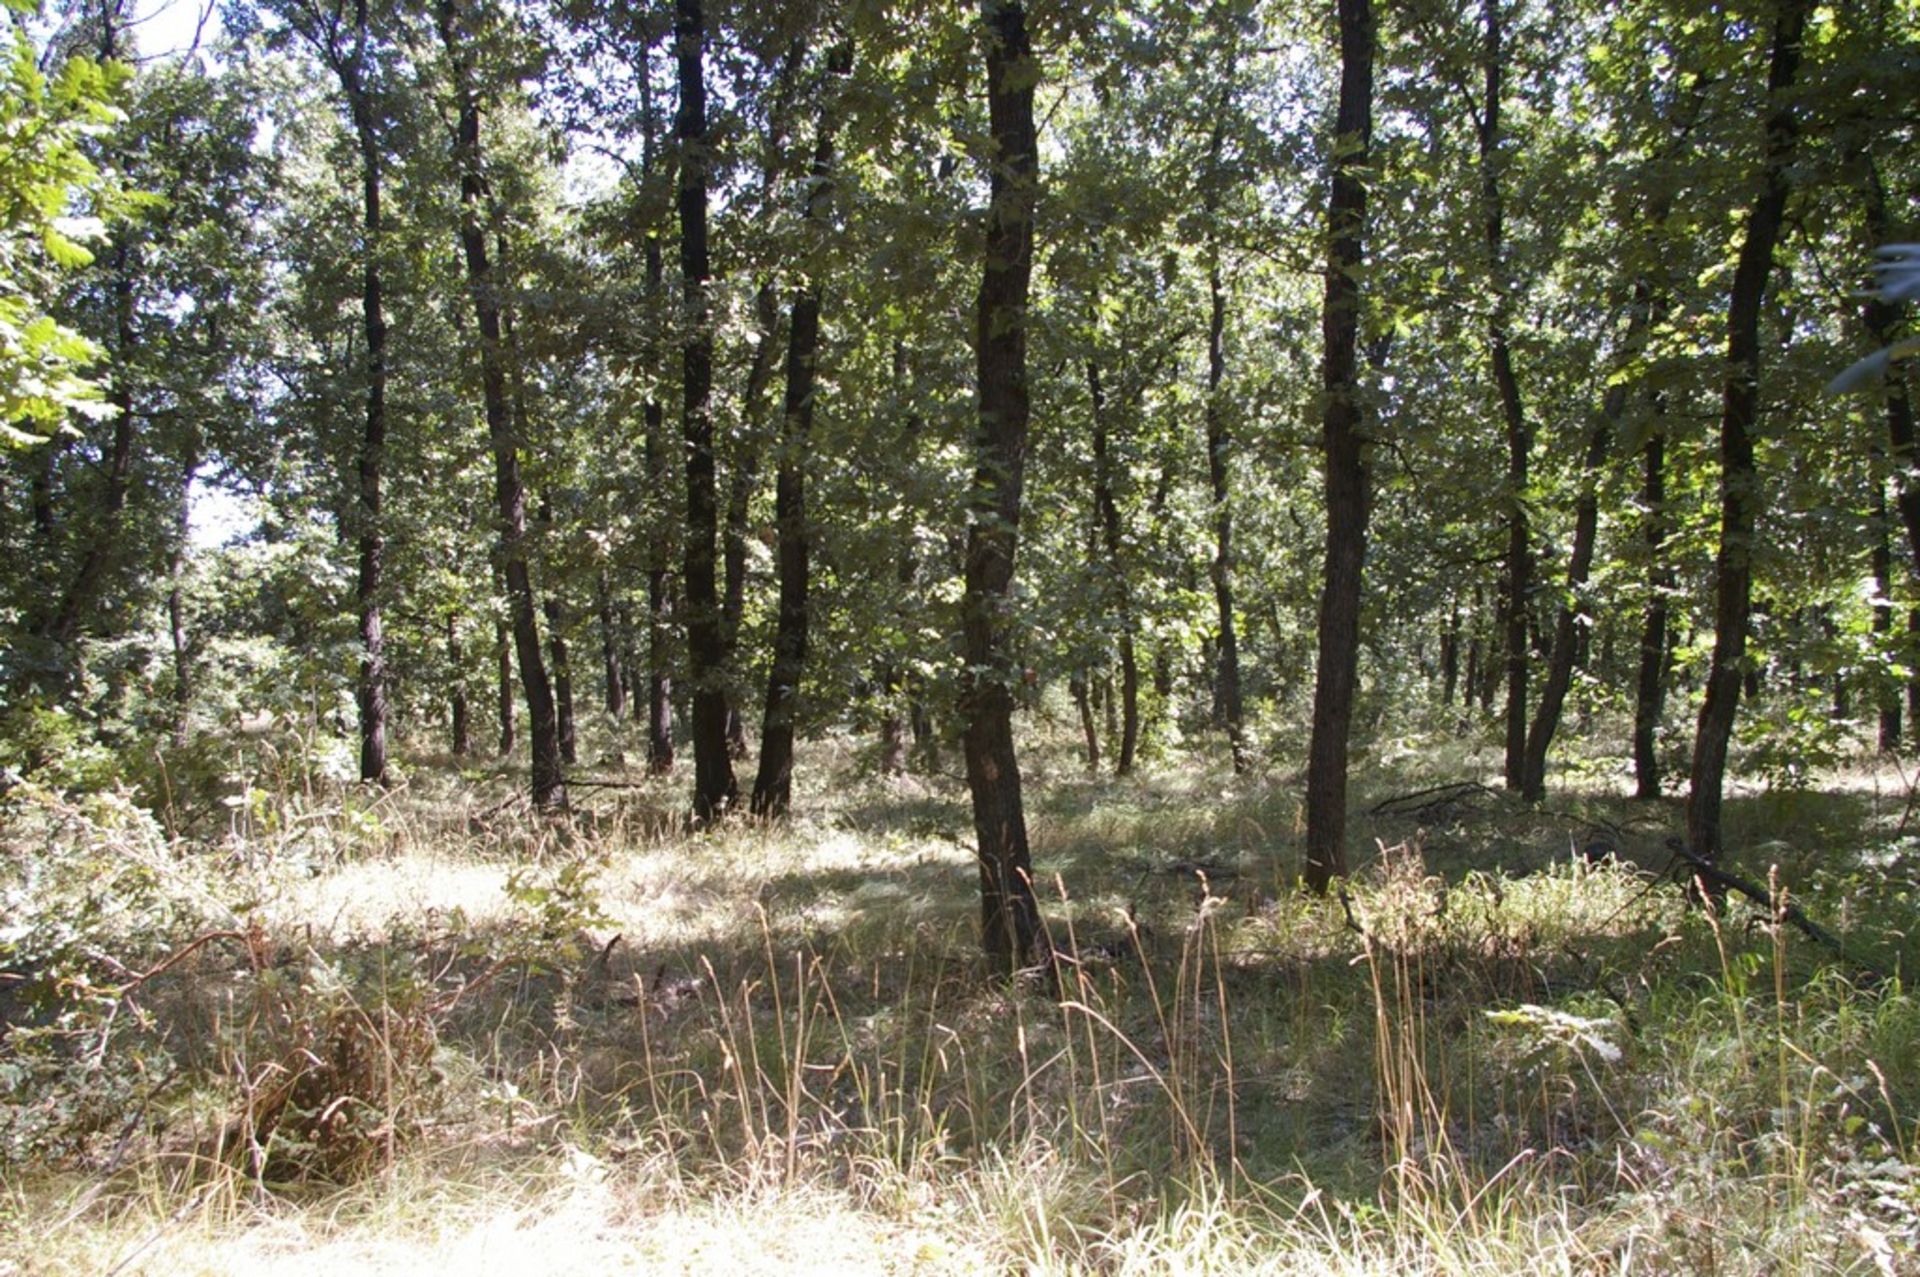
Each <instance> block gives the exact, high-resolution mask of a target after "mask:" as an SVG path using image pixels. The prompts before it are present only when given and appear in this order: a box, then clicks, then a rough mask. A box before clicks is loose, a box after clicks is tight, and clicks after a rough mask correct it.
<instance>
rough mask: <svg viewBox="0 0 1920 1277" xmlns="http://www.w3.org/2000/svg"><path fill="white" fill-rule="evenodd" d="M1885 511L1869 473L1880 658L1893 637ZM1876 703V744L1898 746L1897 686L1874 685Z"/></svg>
mask: <svg viewBox="0 0 1920 1277" xmlns="http://www.w3.org/2000/svg"><path fill="white" fill-rule="evenodd" d="M1890 523H1891V519H1889V517H1888V511H1887V485H1886V481H1885V480H1884V479H1882V478H1881V476H1880V474H1879V473H1878V472H1877V471H1876V472H1875V474H1874V476H1873V647H1874V651H1875V652H1876V653H1878V654H1880V655H1882V656H1883V657H1884V655H1885V654H1886V652H1887V650H1888V647H1889V645H1890V644H1891V642H1892V639H1893V538H1892V536H1891V534H1890V533H1891V530H1890V528H1889V526H1888V525H1889V524H1890ZM1875 688H1876V690H1875V694H1874V699H1875V700H1876V701H1877V702H1878V704H1879V710H1880V713H1879V727H1880V732H1879V747H1880V752H1881V753H1883V754H1891V753H1895V752H1897V751H1898V750H1899V748H1900V689H1899V688H1898V687H1896V686H1894V685H1893V683H1892V682H1890V681H1888V680H1886V679H1884V678H1883V679H1880V680H1878V681H1877V682H1876V684H1875Z"/></svg>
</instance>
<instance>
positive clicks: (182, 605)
mask: <svg viewBox="0 0 1920 1277" xmlns="http://www.w3.org/2000/svg"><path fill="white" fill-rule="evenodd" d="M199 468H200V448H199V441H198V440H197V439H196V440H192V441H190V442H189V443H188V445H187V455H186V457H185V458H184V459H183V460H182V461H181V464H180V513H179V517H178V521H177V522H176V524H175V527H174V543H173V552H172V554H171V555H170V556H169V559H168V563H167V582H168V586H167V634H168V637H169V638H170V639H171V640H172V643H173V724H172V732H171V738H172V740H173V747H174V748H175V749H184V748H185V747H186V744H187V736H188V730H187V729H188V726H189V725H190V722H191V719H192V713H193V644H192V641H191V639H190V638H189V637H188V635H187V595H186V583H187V548H188V545H189V543H190V541H191V539H192V536H193V520H192V512H193V472H194V471H195V470H198V469H199Z"/></svg>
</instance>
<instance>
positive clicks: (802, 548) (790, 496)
mask: <svg viewBox="0 0 1920 1277" xmlns="http://www.w3.org/2000/svg"><path fill="white" fill-rule="evenodd" d="M852 70H853V46H852V45H851V44H850V43H846V42H844V41H843V42H842V43H840V44H839V45H837V46H836V47H835V48H834V50H833V51H832V53H831V54H829V55H828V72H829V74H831V75H832V76H834V77H836V78H844V77H846V76H847V75H848V74H850V73H851V72H852ZM819 128H820V136H819V138H818V140H817V141H816V143H815V145H814V152H813V168H812V174H811V178H812V180H811V181H810V182H809V183H808V186H807V200H806V206H805V209H804V211H803V213H802V218H801V220H802V222H803V224H804V225H805V226H806V227H807V228H808V229H810V230H814V231H816V232H817V231H821V230H824V229H825V224H826V207H827V201H828V199H829V198H830V196H831V195H832V191H833V167H834V164H833V106H832V104H831V102H829V103H828V104H827V105H823V106H822V108H821V111H820V126H819ZM819 351H820V285H819V276H818V274H817V273H813V272H810V273H809V274H808V277H807V282H806V283H805V284H804V285H802V287H801V288H800V290H799V291H798V292H797V293H796V294H795V295H794V299H793V309H792V315H791V318H790V320H789V322H788V325H787V392H786V400H785V405H784V411H783V413H782V423H783V424H782V430H781V438H780V466H779V473H778V475H777V476H776V478H775V480H774V521H775V523H776V524H777V525H778V538H779V545H778V552H777V553H778V558H779V564H780V612H779V617H778V620H777V621H776V624H775V629H774V637H773V663H772V666H771V667H770V668H769V670H768V673H767V700H766V713H765V715H764V716H763V717H762V719H761V726H760V770H759V774H758V775H757V776H755V778H754V782H753V801H752V807H753V813H754V815H756V816H784V815H785V814H786V812H787V808H788V806H789V805H790V804H791V802H792V792H793V735H794V731H793V727H794V718H795V713H796V710H797V708H798V704H799V696H800V679H801V677H802V675H803V674H804V673H805V671H806V663H807V589H808V555H809V553H810V551H811V539H810V534H809V532H808V529H807V477H806V458H807V453H808V449H809V448H810V447H811V436H812V433H813V403H814V393H815V376H814V366H815V362H816V360H817V359H818V357H819Z"/></svg>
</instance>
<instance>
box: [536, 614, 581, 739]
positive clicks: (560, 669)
mask: <svg viewBox="0 0 1920 1277" xmlns="http://www.w3.org/2000/svg"><path fill="white" fill-rule="evenodd" d="M543 610H544V611H545V612H546V615H547V650H548V651H549V652H551V653H552V655H553V707H554V724H555V727H556V728H557V730H558V731H559V733H560V761H561V762H563V763H565V764H567V766H569V767H571V766H573V765H574V764H575V763H576V762H578V761H579V750H578V749H577V748H576V746H575V742H574V735H573V657H572V653H571V652H570V651H569V650H568V647H567V634H566V627H567V609H566V606H565V605H564V604H562V603H561V602H560V600H559V599H557V598H554V597H553V596H552V595H549V596H548V598H547V601H546V603H545V604H544V606H543Z"/></svg>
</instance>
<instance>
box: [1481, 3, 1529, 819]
mask: <svg viewBox="0 0 1920 1277" xmlns="http://www.w3.org/2000/svg"><path fill="white" fill-rule="evenodd" d="M1481 15H1482V21H1483V25H1484V37H1485V46H1484V59H1485V60H1484V62H1483V64H1482V71H1483V72H1484V73H1485V77H1486V81H1485V94H1484V97H1483V99H1482V101H1481V107H1480V116H1479V135H1480V139H1479V140H1480V199H1481V217H1482V223H1481V228H1482V231H1483V233H1484V236H1485V239H1486V249H1487V275H1488V280H1489V283H1490V285H1491V291H1492V294H1493V298H1492V305H1491V306H1490V308H1489V309H1488V312H1487V359H1488V362H1489V363H1490V364H1491V365H1492V369H1493V381H1494V386H1495V388H1496V389H1497V390H1498V391H1499V395H1500V413H1501V418H1502V420H1504V421H1505V423H1506V436H1507V490H1506V494H1505V498H1506V506H1507V512H1506V514H1507V556H1506V571H1505V574H1504V576H1503V578H1502V582H1501V597H1500V615H1501V617H1502V619H1503V621H1504V623H1505V628H1506V645H1507V709H1506V732H1507V750H1506V782H1507V788H1508V789H1510V790H1514V791H1516V792H1525V790H1526V789H1527V657H1528V651H1527V624H1528V620H1529V618H1530V611H1531V609H1530V607H1529V603H1530V599H1531V595H1532V593H1533V557H1532V550H1531V540H1530V536H1529V529H1528V518H1527V474H1528V468H1529V465H1530V462H1531V458H1532V452H1533V426H1532V424H1531V423H1530V422H1529V421H1528V420H1527V413H1526V406H1525V404H1524V403H1523V402H1522V401H1521V397H1520V381H1519V378H1518V377H1516V376H1515V375H1514V371H1513V347H1512V341H1511V337H1510V333H1509V325H1510V322H1511V315H1512V311H1513V298H1512V282H1511V281H1510V280H1509V279H1508V277H1507V261H1506V259H1507V244H1506V206H1505V202H1504V199H1503V197H1502V192H1501V185H1500V178H1501V169H1502V159H1501V155H1500V149H1501V147H1500V144H1501V131H1500V107H1501V99H1502V97H1503V96H1504V87H1503V86H1504V82H1505V79H1506V51H1505V48H1504V40H1503V34H1504V33H1503V31H1502V29H1501V18H1500V0H1482V3H1481Z"/></svg>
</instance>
